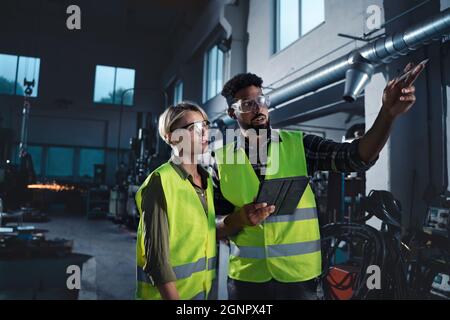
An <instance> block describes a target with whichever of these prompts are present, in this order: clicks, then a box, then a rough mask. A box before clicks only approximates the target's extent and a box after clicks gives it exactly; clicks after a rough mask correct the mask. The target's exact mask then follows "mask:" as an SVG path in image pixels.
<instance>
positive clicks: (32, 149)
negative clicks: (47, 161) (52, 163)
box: [27, 146, 43, 176]
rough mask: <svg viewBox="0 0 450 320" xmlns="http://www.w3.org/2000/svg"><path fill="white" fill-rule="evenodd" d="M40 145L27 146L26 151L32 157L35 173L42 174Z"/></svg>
mask: <svg viewBox="0 0 450 320" xmlns="http://www.w3.org/2000/svg"><path fill="white" fill-rule="evenodd" d="M42 149H43V148H42V147H40V146H28V148H27V150H28V153H29V154H30V155H31V159H33V167H34V172H36V175H38V176H40V175H41V174H42Z"/></svg>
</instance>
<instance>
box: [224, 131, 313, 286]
mask: <svg viewBox="0 0 450 320" xmlns="http://www.w3.org/2000/svg"><path fill="white" fill-rule="evenodd" d="M280 138H281V140H280V141H279V142H278V141H272V142H271V143H270V146H269V150H268V158H267V172H266V173H267V175H266V176H265V179H266V180H269V179H275V178H286V177H294V176H307V175H308V173H307V166H306V157H305V150H304V147H303V133H302V132H300V131H283V130H281V131H280ZM277 158H278V159H279V161H277V160H276V159H277ZM216 159H217V164H218V170H219V178H220V189H221V192H222V195H223V196H224V197H225V199H227V200H228V201H230V202H231V203H232V204H233V205H234V206H235V208H236V209H239V208H241V207H243V206H244V205H245V204H248V203H252V202H253V201H254V199H255V198H256V196H257V194H258V190H259V184H260V182H259V179H258V177H257V175H256V173H255V171H254V170H253V168H252V165H251V163H250V161H249V160H248V157H247V156H246V154H245V151H244V150H243V149H242V148H238V149H237V150H235V143H230V144H227V145H225V146H224V147H223V148H221V149H219V150H218V151H217V152H216ZM236 159H244V162H245V163H242V162H240V163H242V164H236ZM233 162H234V163H233ZM276 167H278V170H275V168H276ZM231 240H232V241H231V244H230V245H231V252H230V264H229V274H228V275H229V277H230V278H232V279H235V280H240V281H247V282H256V283H261V282H267V281H269V280H271V279H275V280H277V281H280V282H299V281H306V280H310V279H313V278H315V277H317V276H318V275H319V274H320V272H321V251H320V232H319V223H318V218H317V210H316V202H315V199H314V194H313V192H312V190H311V187H310V186H309V185H308V186H307V188H306V190H305V192H304V194H303V196H302V198H301V200H300V202H299V204H298V206H297V209H296V211H295V212H294V213H293V214H284V215H283V214H282V213H279V214H277V215H275V216H269V217H268V218H267V219H266V220H265V221H264V222H263V223H262V224H260V225H257V226H253V227H245V228H244V229H243V230H242V231H241V232H240V233H238V234H237V235H236V236H234V237H232V238H231Z"/></svg>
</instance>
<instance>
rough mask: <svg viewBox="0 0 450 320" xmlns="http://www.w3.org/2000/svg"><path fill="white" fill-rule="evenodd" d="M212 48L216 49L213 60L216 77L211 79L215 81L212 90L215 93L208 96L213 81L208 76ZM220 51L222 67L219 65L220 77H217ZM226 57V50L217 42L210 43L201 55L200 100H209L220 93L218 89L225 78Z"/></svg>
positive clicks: (204, 101)
mask: <svg viewBox="0 0 450 320" xmlns="http://www.w3.org/2000/svg"><path fill="white" fill-rule="evenodd" d="M214 49H216V50H217V54H216V56H215V60H216V65H215V68H216V70H215V75H216V78H215V79H213V81H215V82H216V85H215V89H214V90H213V91H214V92H215V94H213V95H211V96H210V95H209V93H210V90H211V86H212V83H213V81H212V80H211V79H210V77H209V75H210V59H209V54H210V52H212V51H213V50H214ZM220 53H221V54H222V61H221V63H222V67H221V75H222V77H221V78H219V77H218V74H219V70H220V68H219V66H220V63H219V57H220ZM226 57H227V55H226V52H223V51H222V50H221V49H220V47H219V46H218V44H217V43H216V44H214V45H212V46H210V47H209V49H208V50H206V51H205V53H204V55H203V94H202V102H203V103H206V102H208V101H209V100H211V99H213V98H214V97H216V96H217V95H218V94H219V93H220V91H221V89H220V87H221V86H223V82H224V80H225V68H226ZM211 60H212V59H211Z"/></svg>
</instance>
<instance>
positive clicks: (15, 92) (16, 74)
mask: <svg viewBox="0 0 450 320" xmlns="http://www.w3.org/2000/svg"><path fill="white" fill-rule="evenodd" d="M0 54H1V55H6V56H12V57H15V59H16V66H15V76H14V90H13V93H4V92H0V95H5V96H18V97H25V96H26V95H25V88H24V93H23V95H22V94H18V93H17V84H19V81H18V76H19V67H20V59H21V58H28V59H36V60H38V61H39V70H38V72H37V78H35V79H34V80H35V81H36V84H37V85H36V86H35V87H33V93H36V96H33V95H31V96H30V97H29V98H37V97H38V96H39V95H38V92H39V83H40V82H39V80H40V79H39V78H40V73H41V58H39V57H31V56H23V55H18V54H9V53H3V52H2V53H0ZM30 80H33V79H30Z"/></svg>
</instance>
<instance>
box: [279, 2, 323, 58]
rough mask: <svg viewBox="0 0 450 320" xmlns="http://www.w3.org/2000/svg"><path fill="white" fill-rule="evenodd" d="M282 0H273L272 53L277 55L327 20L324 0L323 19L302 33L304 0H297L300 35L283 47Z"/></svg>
mask: <svg viewBox="0 0 450 320" xmlns="http://www.w3.org/2000/svg"><path fill="white" fill-rule="evenodd" d="M281 1H282V0H273V15H272V17H273V18H272V19H273V20H272V21H273V28H272V30H273V31H272V32H273V35H274V36H273V41H272V51H273V52H272V55H276V54H277V53H279V52H282V51H284V50H286V49H287V48H289V47H290V46H292V45H293V44H294V43H296V42H297V41H299V40H300V39H302V38H303V37H305V36H306V35H308V34H309V33H311V32H313V31H314V30H315V29H317V28H319V27H320V26H321V25H322V24H324V23H325V21H326V17H325V4H326V1H325V0H323V1H324V8H323V10H324V12H323V20H322V21H321V22H320V23H318V24H317V25H316V26H315V27H314V28H312V29H310V30H308V32H305V33H302V8H303V3H302V2H303V0H297V1H298V3H299V5H298V37H297V38H296V39H295V40H294V41H292V42H291V43H289V44H288V45H286V46H285V47H283V48H281V46H280V44H281V37H280V20H281V19H280V14H281V12H280V2H281Z"/></svg>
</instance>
